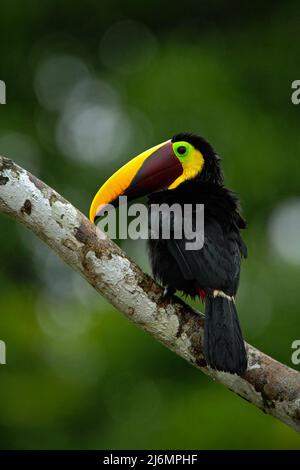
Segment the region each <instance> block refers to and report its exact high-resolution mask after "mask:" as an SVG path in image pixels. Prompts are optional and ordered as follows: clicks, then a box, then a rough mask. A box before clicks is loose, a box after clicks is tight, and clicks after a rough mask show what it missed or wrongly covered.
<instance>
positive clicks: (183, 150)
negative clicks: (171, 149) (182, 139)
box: [177, 145, 187, 155]
mask: <svg viewBox="0 0 300 470" xmlns="http://www.w3.org/2000/svg"><path fill="white" fill-rule="evenodd" d="M186 151H187V148H186V147H184V146H183V145H181V146H180V147H178V149H177V152H178V153H179V155H184V154H185V153H186Z"/></svg>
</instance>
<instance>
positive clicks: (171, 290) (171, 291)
mask: <svg viewBox="0 0 300 470" xmlns="http://www.w3.org/2000/svg"><path fill="white" fill-rule="evenodd" d="M175 292H176V289H174V287H171V286H166V287H165V288H164V293H163V297H170V296H171V295H173V294H175Z"/></svg>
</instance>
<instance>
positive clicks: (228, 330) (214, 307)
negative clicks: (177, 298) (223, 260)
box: [204, 296, 247, 375]
mask: <svg viewBox="0 0 300 470" xmlns="http://www.w3.org/2000/svg"><path fill="white" fill-rule="evenodd" d="M204 355H205V359H206V362H207V364H208V365H209V366H210V367H212V368H213V369H217V370H220V371H224V372H230V373H232V374H234V373H236V374H238V375H243V374H244V373H245V371H246V369H247V353H246V349H245V343H244V340H243V336H242V331H241V327H240V323H239V319H238V316H237V311H236V307H235V303H234V301H233V300H230V299H228V298H226V297H221V296H218V297H206V299H205V329H204Z"/></svg>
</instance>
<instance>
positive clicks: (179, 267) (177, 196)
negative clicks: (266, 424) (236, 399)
mask: <svg viewBox="0 0 300 470" xmlns="http://www.w3.org/2000/svg"><path fill="white" fill-rule="evenodd" d="M172 141H173V142H176V141H186V142H189V143H191V144H192V145H193V146H194V147H195V148H196V149H197V150H199V151H200V152H201V153H202V155H203V157H204V166H203V169H202V171H201V172H200V173H199V174H198V175H197V176H196V177H195V178H193V179H190V180H186V181H185V182H183V183H181V184H180V185H179V186H178V187H177V188H175V189H172V190H164V191H160V192H156V193H154V194H151V195H150V196H149V207H150V210H151V204H163V203H167V204H168V205H169V206H171V205H172V204H174V203H177V204H180V205H181V206H182V207H183V205H184V204H192V205H193V207H194V208H195V207H196V204H204V245H203V248H202V249H200V250H187V249H186V242H187V241H188V240H186V239H185V238H184V237H183V238H182V239H174V237H172V233H173V232H172V227H173V224H172V223H171V238H170V239H169V240H163V239H158V240H153V239H151V238H150V239H149V253H150V260H151V265H152V271H153V275H154V277H155V278H156V279H157V280H158V281H159V282H160V283H161V284H162V285H163V286H165V287H167V289H168V291H169V292H175V291H176V290H180V291H182V292H184V293H186V294H188V295H190V296H192V297H195V296H197V295H199V293H200V294H201V296H203V297H204V296H205V298H204V302H205V338H204V353H205V358H206V361H207V363H208V364H209V365H210V366H211V367H213V368H216V369H218V370H224V371H227V372H231V373H238V374H243V373H244V372H245V370H246V368H247V357H246V351H245V346H244V341H243V337H242V333H241V329H240V325H239V321H238V317H237V313H236V307H235V302H234V297H235V295H236V293H237V289H238V285H239V277H240V265H241V258H242V257H246V256H247V249H246V245H245V243H244V241H243V239H242V237H241V234H240V230H241V229H243V228H245V225H246V224H245V221H244V219H243V218H242V216H241V214H240V207H239V201H238V198H237V196H236V195H235V194H234V193H233V192H232V191H230V190H229V189H227V188H226V187H225V186H224V181H223V174H222V170H221V165H220V157H219V156H218V155H217V154H216V153H215V151H214V150H213V148H212V147H211V145H210V144H209V143H208V142H206V141H205V140H204V139H203V138H202V137H198V136H195V135H191V134H179V135H177V136H175V137H173V139H172ZM193 214H195V212H193ZM149 220H151V218H150V217H149ZM173 223H175V221H174V218H173Z"/></svg>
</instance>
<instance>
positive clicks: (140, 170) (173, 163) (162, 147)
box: [90, 133, 223, 222]
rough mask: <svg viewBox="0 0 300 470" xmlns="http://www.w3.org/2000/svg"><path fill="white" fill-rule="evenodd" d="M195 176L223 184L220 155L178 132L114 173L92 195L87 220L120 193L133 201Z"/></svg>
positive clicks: (200, 179) (195, 137)
mask: <svg viewBox="0 0 300 470" xmlns="http://www.w3.org/2000/svg"><path fill="white" fill-rule="evenodd" d="M194 178H198V179H199V181H205V182H211V183H214V184H222V182H223V177H222V172H221V167H220V158H219V156H218V155H217V154H216V153H215V151H214V150H213V148H212V147H211V145H210V144H209V143H208V142H207V141H206V140H205V139H203V138H202V137H199V136H197V135H195V134H186V133H182V134H177V135H175V136H174V137H173V138H172V139H171V140H167V141H166V142H163V143H162V144H159V145H156V146H155V147H152V148H151V149H149V150H146V151H145V152H143V153H141V154H140V155H138V156H137V157H135V158H133V159H132V160H130V161H129V162H128V163H126V164H125V165H124V166H122V168H120V170H118V171H117V172H116V173H114V174H113V175H112V176H111V177H110V178H109V179H108V180H107V181H106V183H104V184H103V186H101V188H100V189H99V191H98V192H97V194H96V196H95V197H94V200H93V202H92V205H91V208H90V220H91V222H94V221H95V219H96V218H97V217H98V216H100V215H101V214H102V213H103V210H104V209H105V207H106V206H107V205H108V204H113V205H117V204H118V198H119V196H127V197H128V200H131V201H132V200H133V199H136V198H138V197H141V196H145V195H147V194H151V193H153V192H156V191H160V190H163V189H168V190H172V189H175V188H177V187H178V186H179V185H181V184H182V183H185V182H186V181H188V180H190V179H194Z"/></svg>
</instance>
